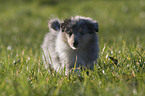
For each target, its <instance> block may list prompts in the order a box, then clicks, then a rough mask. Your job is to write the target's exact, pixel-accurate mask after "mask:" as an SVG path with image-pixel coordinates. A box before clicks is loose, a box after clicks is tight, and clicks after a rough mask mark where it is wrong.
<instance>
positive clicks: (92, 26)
mask: <svg viewBox="0 0 145 96" xmlns="http://www.w3.org/2000/svg"><path fill="white" fill-rule="evenodd" d="M87 26H88V29H89V30H90V32H91V33H92V32H99V25H98V22H96V21H91V22H88V23H87Z"/></svg>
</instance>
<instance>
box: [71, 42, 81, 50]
mask: <svg viewBox="0 0 145 96" xmlns="http://www.w3.org/2000/svg"><path fill="white" fill-rule="evenodd" d="M71 48H72V49H73V50H77V49H79V42H78V41H74V43H73V44H72V46H71Z"/></svg>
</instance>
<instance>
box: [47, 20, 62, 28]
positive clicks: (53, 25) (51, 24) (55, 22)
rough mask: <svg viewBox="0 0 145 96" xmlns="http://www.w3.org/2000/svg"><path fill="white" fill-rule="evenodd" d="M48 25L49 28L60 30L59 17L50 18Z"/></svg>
mask: <svg viewBox="0 0 145 96" xmlns="http://www.w3.org/2000/svg"><path fill="white" fill-rule="evenodd" d="M48 27H49V29H53V30H55V31H59V30H60V21H59V20H58V19H53V20H50V21H49V23H48Z"/></svg>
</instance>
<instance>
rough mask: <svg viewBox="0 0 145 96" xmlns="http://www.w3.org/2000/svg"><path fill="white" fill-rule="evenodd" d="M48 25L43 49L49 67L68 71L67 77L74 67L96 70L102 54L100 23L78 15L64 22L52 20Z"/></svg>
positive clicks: (46, 64)
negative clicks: (99, 32) (100, 51)
mask: <svg viewBox="0 0 145 96" xmlns="http://www.w3.org/2000/svg"><path fill="white" fill-rule="evenodd" d="M48 26H49V32H48V33H47V34H46V35H45V38H44V42H43V44H42V46H41V47H42V49H43V56H42V57H43V60H44V63H45V67H46V68H48V67H51V68H53V69H55V70H56V71H59V70H60V71H61V70H65V74H66V75H67V74H68V73H69V71H70V70H71V69H72V68H74V66H75V67H76V68H79V67H84V68H88V69H93V68H94V64H96V61H97V58H98V53H99V45H98V36H97V32H98V31H99V28H98V22H97V21H95V20H93V19H92V18H90V17H82V16H75V17H71V18H69V19H65V20H63V21H60V20H59V19H52V20H50V21H49V24H48Z"/></svg>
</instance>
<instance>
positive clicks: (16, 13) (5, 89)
mask: <svg viewBox="0 0 145 96" xmlns="http://www.w3.org/2000/svg"><path fill="white" fill-rule="evenodd" d="M56 1H57V0H56ZM44 2H45V3H47V1H45V0H42V1H39V0H36V1H34V0H31V2H29V1H28V0H26V1H25V2H24V1H18V0H16V1H15V2H14V1H13V0H11V1H9V2H8V1H7V0H5V1H2V0H1V1H0V13H1V15H0V96H28V95H30V96H44V95H46V96H47V95H48V96H50V95H60V96H77V95H79V96H144V94H145V90H144V89H145V43H144V42H145V27H144V26H145V6H144V4H145V1H144V0H126V1H125V0H122V1H119V0H118V1H115V0H110V1H107V0H98V1H97V0H96V1H95V0H85V1H82V0H80V1H76V0H74V1H73V0H72V1H65V0H62V2H60V1H57V2H56V3H54V4H53V3H51V4H44ZM75 15H82V16H89V17H92V18H93V19H95V20H97V21H98V22H99V28H100V32H99V33H98V35H99V46H100V54H99V55H100V57H99V58H98V65H97V66H96V67H95V69H94V71H90V75H89V76H87V75H86V73H85V71H82V77H79V76H77V75H76V74H71V75H70V76H64V75H61V74H59V73H55V72H54V73H52V74H51V73H49V72H48V71H47V70H46V69H45V67H44V65H43V63H42V59H41V51H42V50H41V48H40V46H41V44H42V42H43V37H44V35H45V34H46V33H47V32H48V27H47V23H48V22H47V21H48V20H49V18H52V17H59V18H60V19H64V18H67V17H70V16H75ZM109 56H111V57H113V58H115V59H117V60H118V64H114V62H113V61H112V60H110V59H109Z"/></svg>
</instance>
